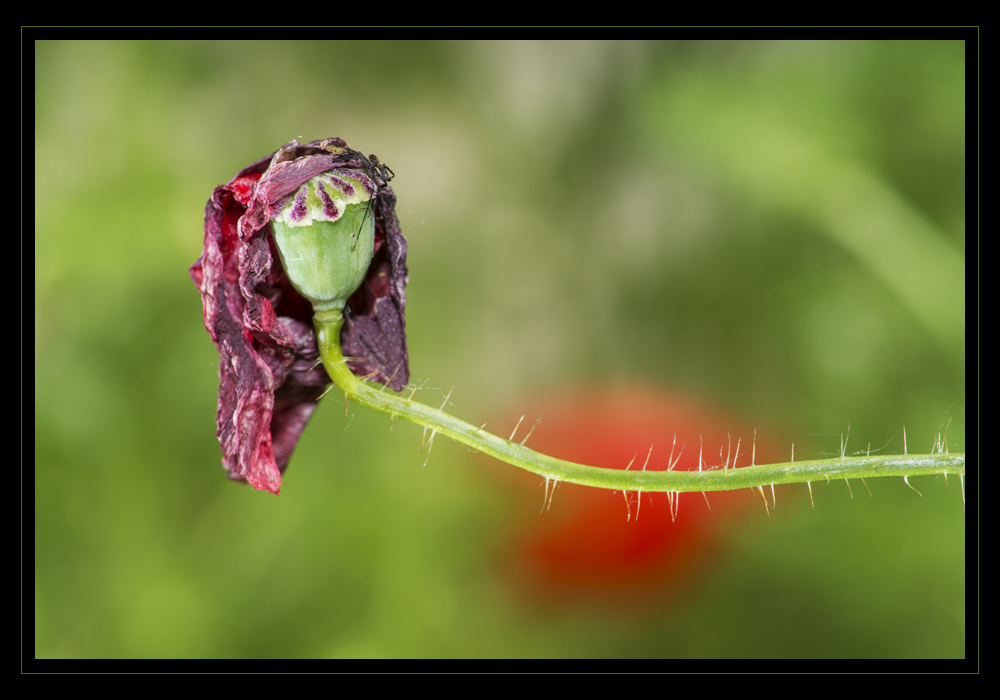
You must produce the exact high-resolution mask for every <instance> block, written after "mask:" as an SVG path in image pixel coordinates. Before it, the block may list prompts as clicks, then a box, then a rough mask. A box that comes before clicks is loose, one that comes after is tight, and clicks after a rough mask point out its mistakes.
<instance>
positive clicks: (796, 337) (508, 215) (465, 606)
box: [34, 41, 966, 657]
mask: <svg viewBox="0 0 1000 700" xmlns="http://www.w3.org/2000/svg"><path fill="white" fill-rule="evenodd" d="M965 51H966V47H965V44H964V43H963V42H928V43H909V42H896V43H868V42H843V43H839V42H832V43H813V42H808V43H798V42H778V43H763V42H761V43H757V42H754V43H715V42H713V43H633V42H628V43H575V42H574V43H493V42H471V43H430V42H426V43H425V42H420V43H374V42H341V41H329V42H318V43H313V42H281V41H275V42H267V43H263V42H247V43H242V42H205V43H198V42H196V43H187V42H136V43H132V42H110V43H101V42H83V43H73V42H67V43H63V42H39V43H36V44H35V59H36V71H37V72H36V75H35V110H36V111H35V154H34V155H35V169H36V179H35V192H36V195H35V217H36V230H35V234H36V235H35V273H36V287H35V292H36V302H35V303H36V306H35V402H36V404H35V405H36V407H35V451H36V456H35V482H34V487H35V588H34V600H35V620H34V629H35V654H36V656H37V657H118V656H125V657H149V656H171V657H173V656H182V657H187V656H193V657H215V656H221V657H249V656H253V657H299V656H306V657H355V656H391V657H398V656H461V657H465V656H502V657H511V656H513V657H517V656H643V657H646V656H648V657H684V656H718V657H726V656H779V657H780V656H832V657H854V656H863V657H962V656H964V655H965V641H964V636H965V594H964V587H965V517H964V513H963V509H962V503H961V498H960V496H959V493H958V488H957V486H958V483H957V481H958V480H957V479H955V480H953V481H952V482H951V484H950V486H951V492H949V490H948V489H947V488H946V487H945V485H944V483H943V481H942V480H941V479H936V478H932V477H923V478H918V479H912V480H911V481H912V483H913V484H914V486H916V487H917V488H918V489H919V490H920V491H921V493H922V494H923V497H922V498H921V497H918V496H917V495H916V494H915V493H914V492H913V491H911V490H909V489H907V488H906V486H905V485H904V484H903V483H902V482H901V481H898V480H892V481H891V482H890V481H887V480H875V481H871V480H870V481H869V486H870V487H871V489H872V491H873V493H874V497H873V498H868V496H867V494H865V493H864V492H863V491H862V490H861V489H860V488H859V485H855V487H854V494H855V497H854V498H853V499H851V498H850V497H849V496H848V494H847V491H846V488H843V487H840V488H835V485H830V486H826V485H824V486H823V488H824V489H825V490H820V489H819V488H818V487H817V485H815V484H814V486H813V488H814V491H816V495H817V499H816V500H817V504H816V505H817V508H816V512H812V511H811V510H810V509H809V506H808V500H807V498H806V494H805V490H804V489H801V488H800V490H801V491H802V492H801V493H799V492H797V491H796V492H792V493H795V494H797V495H796V496H795V499H794V501H795V502H793V499H789V498H784V499H783V498H782V496H780V495H779V497H778V500H783V503H781V504H777V510H776V511H774V512H772V513H771V517H770V518H768V517H766V515H765V513H764V510H763V508H760V509H759V512H758V511H752V512H750V514H749V515H748V516H747V517H745V518H744V519H743V520H742V521H741V523H740V525H739V526H738V527H733V528H731V530H730V531H729V535H728V537H727V538H726V540H725V542H724V543H723V550H722V551H723V555H722V556H721V557H719V558H718V559H717V560H715V561H714V562H713V563H712V564H711V565H710V566H707V567H704V568H702V569H700V570H699V571H698V573H697V574H692V576H694V578H693V579H692V580H691V581H690V582H689V584H688V586H687V587H686V588H685V589H684V594H683V601H678V600H674V599H670V598H669V597H668V596H666V595H665V596H664V597H665V598H667V599H665V600H659V601H656V602H655V603H654V602H651V603H650V604H649V606H648V611H647V612H646V613H645V614H643V615H638V616H637V615H628V616H623V615H618V614H616V612H615V609H614V605H610V606H609V605H606V604H602V605H598V604H593V605H591V604H588V602H587V601H586V600H582V601H581V600H574V601H573V602H572V603H569V602H567V604H565V605H559V604H558V601H557V602H556V604H553V605H549V606H546V607H545V608H544V609H540V608H539V606H537V605H532V604H529V603H527V602H526V601H525V600H524V599H523V597H522V596H521V595H520V594H519V592H518V590H517V589H516V587H513V586H512V585H510V583H509V581H508V579H507V578H506V576H505V572H504V570H503V566H502V561H503V560H502V558H501V557H499V556H498V552H501V551H503V550H504V547H505V546H506V545H505V542H506V541H507V540H508V538H509V536H510V533H511V532H512V531H513V530H514V529H517V528H522V527H523V524H524V523H523V522H522V521H521V520H519V518H521V517H522V516H523V512H524V510H525V507H526V506H525V505H524V504H523V503H522V501H523V499H524V492H523V491H519V490H516V489H512V488H508V487H507V486H506V482H504V481H503V480H498V479H497V478H495V477H494V478H490V477H489V476H486V475H485V474H486V472H489V471H493V472H499V471H502V470H504V469H509V470H513V469H514V468H513V467H505V466H503V465H499V464H497V463H493V464H490V463H489V462H488V461H484V460H482V459H478V458H476V457H474V456H473V455H471V454H470V453H469V451H467V450H466V449H465V448H462V447H459V446H457V445H455V444H453V443H451V442H449V441H447V440H438V441H436V443H435V446H434V451H433V453H432V455H431V458H430V460H429V461H428V463H427V466H426V467H423V466H422V464H423V459H424V458H423V456H422V455H419V454H418V453H417V450H418V448H419V444H420V430H419V429H417V428H416V427H414V426H410V425H401V423H402V422H401V421H396V422H395V426H394V433H393V434H392V435H389V432H388V427H387V422H388V419H386V418H385V417H384V416H381V415H377V414H371V413H368V412H366V411H364V410H363V409H359V410H357V411H354V410H352V411H351V412H350V414H349V416H348V418H347V420H345V421H344V422H343V426H342V422H341V417H342V413H343V403H342V401H341V396H340V395H339V393H338V392H337V391H336V390H334V391H333V392H332V394H331V395H330V396H329V397H328V398H327V399H326V400H324V402H323V403H322V404H321V405H320V407H319V409H318V410H317V412H316V415H315V417H314V418H313V420H312V423H311V425H310V426H309V428H308V429H307V430H306V432H305V434H304V437H303V439H302V441H301V443H300V444H299V446H298V449H297V451H296V453H295V455H294V456H293V458H292V460H291V463H290V466H289V470H288V471H287V472H286V475H285V479H284V483H283V486H282V493H281V496H280V497H277V498H276V497H273V496H269V495H267V494H264V493H258V492H254V491H252V490H250V489H249V488H248V487H245V486H242V485H239V484H235V483H232V482H230V481H228V480H227V479H225V478H224V474H223V471H222V469H221V466H220V453H219V448H218V443H217V442H216V439H215V435H214V432H215V408H216V392H217V386H218V384H217V382H218V379H217V369H216V367H217V360H218V356H217V354H216V351H215V348H214V347H213V345H212V343H211V340H210V338H209V336H208V334H207V332H206V331H205V329H204V326H203V324H202V316H201V301H200V299H199V296H198V294H197V292H196V290H195V287H194V285H193V284H192V282H191V280H190V279H189V277H188V273H187V267H188V266H189V265H190V264H191V262H193V261H194V260H195V258H197V257H198V255H199V254H200V251H201V245H202V216H203V211H204V205H205V201H206V199H207V198H208V196H209V195H210V193H211V192H212V189H213V187H215V186H216V185H218V184H221V183H223V182H226V181H228V180H229V179H230V178H231V177H232V176H233V175H234V174H235V173H236V172H237V171H238V170H239V169H240V168H242V167H243V166H245V165H247V164H249V163H250V162H252V161H254V160H256V159H258V158H260V157H262V156H264V155H266V154H268V153H270V152H271V151H273V150H274V149H275V148H277V147H278V146H279V145H281V144H283V143H285V142H287V141H290V140H292V139H295V138H298V139H300V140H307V141H308V140H313V139H318V138H324V137H329V136H340V137H342V138H345V139H346V140H347V141H348V142H349V143H350V144H351V145H352V146H353V147H355V148H358V149H360V150H363V151H364V152H366V153H375V154H377V155H378V156H379V158H380V159H382V160H383V161H384V162H386V163H388V164H389V165H390V166H391V167H392V169H393V170H394V171H395V173H396V178H395V180H394V181H393V182H392V186H393V188H394V190H395V191H396V193H397V195H398V197H399V204H398V207H397V212H398V214H399V216H400V220H401V223H402V227H403V231H404V233H405V234H406V236H407V237H408V240H409V244H410V252H409V267H410V284H409V287H408V288H407V294H408V307H407V322H408V337H409V348H410V359H411V369H412V373H413V377H414V380H415V381H425V382H426V387H427V388H426V389H425V390H424V391H423V392H422V393H420V394H418V396H417V398H418V399H420V398H423V399H424V400H425V401H427V402H428V403H440V400H441V396H440V394H439V388H440V389H443V390H444V391H447V389H448V388H449V387H451V386H452V384H453V383H457V388H456V390H455V393H454V395H453V397H452V400H451V403H452V404H453V408H452V412H453V413H455V414H456V415H458V416H459V417H462V418H465V419H466V420H469V421H470V422H476V421H477V420H478V421H479V422H482V421H483V420H487V419H493V417H495V416H496V415H498V413H499V414H500V415H501V418H500V420H501V421H509V423H510V424H511V425H513V423H514V422H515V421H516V419H517V416H518V415H520V412H517V407H518V405H519V402H522V401H527V399H526V398H524V397H529V396H531V397H538V396H542V397H546V396H557V395H559V394H560V393H561V392H563V391H564V390H565V389H566V388H567V387H576V388H579V387H588V386H593V387H606V386H615V385H617V384H619V383H632V384H636V383H638V384H641V385H643V386H648V387H650V388H654V389H656V390H658V391H662V392H664V393H673V392H683V393H685V394H687V395H690V396H694V397H697V398H698V400H700V401H702V402H706V403H709V404H710V405H713V406H717V407H718V408H719V411H720V413H721V412H725V413H726V414H728V415H740V416H742V417H744V418H745V419H746V420H747V421H749V422H752V423H753V424H755V425H759V426H769V427H770V429H771V430H772V431H773V432H774V433H775V434H779V435H780V436H781V438H782V439H783V440H788V441H794V442H795V443H796V458H798V459H806V458H813V457H820V456H823V455H830V454H832V453H834V452H836V451H837V450H838V448H839V439H840V438H839V435H840V433H841V432H843V431H844V430H845V429H846V427H847V423H848V421H850V424H851V445H850V447H851V448H852V449H854V448H857V449H864V447H865V445H866V443H868V442H870V443H871V444H872V446H873V448H878V447H883V446H884V451H885V452H888V453H895V452H902V449H903V447H902V426H903V425H904V424H905V426H906V435H907V440H908V449H909V451H910V452H927V451H930V449H931V447H932V445H933V443H934V440H935V436H936V435H937V434H938V431H939V430H941V429H942V425H943V424H945V423H946V422H947V421H948V420H951V424H950V428H949V432H948V442H949V446H950V448H951V450H953V451H964V449H965V443H964V435H965V359H964V358H965V299H964V285H965V215H966V212H965V97H966V95H965V61H966V56H965ZM344 427H346V429H344ZM508 429H509V428H508ZM544 429H545V423H544V421H543V423H542V424H541V425H540V426H539V428H538V430H539V431H543V430H544ZM497 430H498V432H499V431H501V429H500V428H497ZM523 478H526V479H527V480H528V481H529V482H530V483H531V484H532V486H533V485H534V483H535V482H536V481H540V480H538V479H537V478H536V477H534V476H532V475H524V477H523ZM859 491H861V495H859ZM540 493H541V492H539V496H538V499H537V500H532V502H531V503H530V504H528V506H530V507H528V508H527V510H528V511H530V512H531V513H533V514H535V513H537V506H538V504H539V502H540V498H541V496H540ZM532 498H533V499H534V496H532ZM758 505H759V502H758ZM783 506H784V508H783ZM558 507H559V500H558V498H557V500H556V501H555V503H554V505H553V511H556V510H558ZM622 517H623V518H624V506H623V507H622ZM529 525H530V524H529Z"/></svg>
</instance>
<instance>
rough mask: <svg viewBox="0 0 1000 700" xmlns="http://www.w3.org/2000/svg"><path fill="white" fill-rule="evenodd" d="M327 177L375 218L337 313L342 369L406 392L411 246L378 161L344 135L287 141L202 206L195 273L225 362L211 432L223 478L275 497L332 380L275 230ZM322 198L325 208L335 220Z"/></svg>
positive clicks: (207, 318) (310, 312)
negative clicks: (360, 190)
mask: <svg viewBox="0 0 1000 700" xmlns="http://www.w3.org/2000/svg"><path fill="white" fill-rule="evenodd" d="M323 173H331V174H334V175H335V174H337V173H342V174H345V179H347V175H348V174H349V175H350V178H349V179H350V182H349V183H347V184H345V185H343V187H348V188H349V187H354V186H355V185H353V184H351V183H355V184H358V183H360V186H363V187H365V188H366V189H367V190H368V192H367V196H366V197H365V200H366V201H367V200H369V199H370V201H371V202H372V204H371V214H372V215H373V217H374V254H373V256H372V259H371V264H370V266H369V268H368V271H367V273H366V274H365V277H364V280H363V282H362V283H361V286H360V287H359V288H358V289H357V291H356V292H354V294H353V295H352V296H351V297H350V299H349V300H348V301H347V306H346V308H345V309H344V317H345V323H344V328H343V331H342V333H341V344H342V347H343V349H344V354H345V355H347V356H350V357H351V361H350V362H349V363H348V365H349V366H350V367H351V370H352V371H353V372H354V373H355V374H358V375H363V376H366V378H367V379H371V380H374V381H380V382H382V383H384V384H388V385H389V386H392V387H393V388H395V389H397V390H399V389H402V387H403V385H404V384H405V383H406V382H407V381H408V380H409V368H408V355H407V348H406V333H405V315H404V310H405V306H406V294H405V292H404V287H405V285H406V282H407V270H406V240H405V239H404V238H403V235H402V233H401V231H400V228H399V222H398V220H397V219H396V215H395V203H396V197H395V195H394V194H393V192H392V190H391V189H390V188H389V186H388V185H387V184H386V182H387V180H388V179H389V177H390V174H389V173H390V171H388V169H387V168H385V167H384V166H382V165H381V164H380V163H379V162H378V159H376V158H375V157H374V156H370V157H365V156H364V155H363V154H361V153H360V152H358V151H353V150H351V149H350V148H348V147H347V144H346V143H345V142H344V141H343V140H341V139H325V140H323V141H313V142H312V143H309V144H306V145H304V146H303V145H300V144H299V143H298V142H296V141H292V142H291V143H288V144H286V145H284V146H282V147H281V148H279V149H278V150H277V151H275V152H274V153H272V154H271V155H269V156H267V157H266V158H262V159H260V160H258V161H257V162H255V163H252V164H251V165H248V166H247V167H246V168H244V169H243V170H241V171H240V172H239V173H237V175H236V177H234V178H233V179H232V180H230V181H229V183H227V184H225V185H221V186H219V187H216V188H215V191H214V192H213V193H212V197H211V198H210V199H209V200H208V203H207V205H206V206H205V247H204V251H203V252H202V255H201V257H199V258H198V260H197V261H195V263H194V264H193V265H192V266H191V269H190V274H191V278H192V279H193V280H194V282H195V284H196V285H197V287H198V290H199V292H201V297H202V304H203V312H204V321H205V327H206V328H207V329H208V332H209V333H210V334H211V336H212V341H213V342H214V343H215V345H216V347H217V348H218V350H219V355H220V360H219V403H218V413H217V417H216V422H217V430H216V435H217V437H218V438H219V443H220V445H221V447H222V463H223V466H225V468H226V469H227V470H228V472H229V476H230V478H232V479H236V480H238V481H245V482H247V483H249V484H250V485H251V486H253V487H254V488H256V489H261V490H265V491H269V492H271V493H274V494H277V493H278V492H279V489H280V487H281V474H282V472H283V471H284V469H285V467H286V466H287V464H288V460H289V457H290V456H291V454H292V451H293V450H294V449H295V445H296V444H297V443H298V441H299V438H300V436H301V435H302V431H303V430H304V429H305V426H306V424H307V423H308V421H309V418H310V417H311V416H312V413H313V411H315V409H316V401H317V399H318V398H319V397H320V396H321V395H322V393H323V391H324V387H325V386H326V385H327V384H329V383H330V378H329V377H328V376H327V374H326V371H325V370H324V369H323V367H322V366H321V365H318V363H317V360H318V358H319V350H318V348H317V345H316V334H315V332H314V330H313V327H312V315H313V310H312V306H311V304H310V302H309V301H308V300H307V299H306V298H304V297H303V296H302V295H301V294H300V293H299V292H298V291H296V289H295V288H294V287H293V286H292V284H291V283H290V282H289V280H288V276H287V275H286V274H285V271H284V269H283V268H282V265H281V260H280V256H279V255H278V252H277V249H276V247H275V243H274V239H273V236H272V235H271V233H272V232H271V226H270V222H271V221H272V219H274V218H275V217H277V216H278V215H279V214H280V213H281V212H282V210H283V209H287V208H288V207H289V205H291V206H293V207H294V206H295V205H301V204H303V202H300V201H299V200H300V199H302V200H304V199H305V190H306V189H307V187H308V185H307V183H308V182H309V181H310V180H312V179H313V178H315V177H316V176H319V175H321V174H323ZM334 180H336V178H334ZM321 189H322V188H321ZM321 194H326V192H325V191H324V192H321ZM329 199H330V197H329V196H327V197H325V198H324V201H323V205H324V207H325V209H326V212H327V214H329V215H330V216H332V217H336V216H337V215H338V212H337V211H336V207H335V206H333V205H332V203H331V202H330V201H327V200H329Z"/></svg>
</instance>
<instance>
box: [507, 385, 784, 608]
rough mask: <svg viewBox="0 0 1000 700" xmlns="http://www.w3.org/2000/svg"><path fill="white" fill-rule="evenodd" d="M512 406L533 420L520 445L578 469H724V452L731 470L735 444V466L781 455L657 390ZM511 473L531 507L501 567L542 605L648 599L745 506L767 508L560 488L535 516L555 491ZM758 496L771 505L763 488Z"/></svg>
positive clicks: (754, 499) (700, 407)
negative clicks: (538, 420) (545, 494)
mask: <svg viewBox="0 0 1000 700" xmlns="http://www.w3.org/2000/svg"><path fill="white" fill-rule="evenodd" d="M518 405H519V406H524V407H526V408H527V411H526V413H527V415H528V417H529V418H530V416H532V415H541V423H540V424H539V425H538V426H537V427H536V429H535V430H534V432H533V433H532V434H531V437H530V439H529V441H528V446H530V447H532V449H535V450H537V451H539V452H543V453H545V454H550V455H552V456H554V457H559V458H562V459H567V460H570V461H573V462H578V463H582V464H589V465H593V466H599V467H608V468H613V469H625V468H626V466H628V465H631V466H629V468H630V469H633V470H634V469H642V468H643V466H644V464H645V468H646V469H653V470H665V469H667V467H668V464H673V469H674V470H677V471H684V470H689V469H698V467H699V453H700V454H701V457H702V459H703V465H702V466H703V468H706V469H707V468H710V467H718V466H719V465H721V464H723V463H724V462H725V461H726V459H727V455H729V459H730V464H732V459H733V455H735V454H736V451H737V444H738V445H739V457H738V462H737V465H738V466H747V465H749V464H750V460H751V452H752V451H753V450H754V449H755V450H756V462H757V463H758V464H763V463H766V461H777V460H778V459H779V457H778V454H777V452H776V450H775V449H774V448H773V446H772V444H771V443H770V442H769V441H768V439H767V438H766V437H765V436H764V435H762V434H760V433H758V434H757V436H756V446H755V447H754V444H753V440H754V430H753V428H748V427H747V426H746V425H745V424H741V423H740V422H738V421H736V420H734V419H732V418H731V417H727V416H725V415H724V414H723V412H722V411H719V410H716V409H713V408H711V407H709V406H706V405H704V404H701V403H699V402H697V401H693V400H692V399H690V398H687V397H680V396H673V395H670V394H666V393H663V392H658V391H656V390H655V389H650V388H638V387H611V388H607V389H587V390H584V391H579V392H566V393H563V394H562V395H560V396H557V397H553V398H547V399H540V400H537V401H531V400H528V401H525V402H519V403H518ZM519 411H520V409H519ZM527 421H528V419H525V422H526V423H527ZM675 436H676V442H675ZM650 447H652V452H650ZM647 456H648V458H649V461H648V463H646V459H647ZM516 478H517V481H518V486H519V491H520V492H521V493H522V495H523V496H528V495H529V494H530V498H526V499H525V500H526V502H530V503H531V504H532V508H531V509H530V510H531V512H530V514H529V513H526V514H525V517H524V519H522V520H519V524H518V526H517V529H518V532H516V533H515V534H514V535H513V537H512V541H511V543H510V546H509V548H508V549H507V550H506V552H505V568H506V569H507V570H508V571H511V572H513V575H514V577H515V579H516V580H517V583H518V588H519V589H520V590H521V591H522V592H523V593H525V594H526V595H527V597H529V598H537V599H540V600H544V601H546V602H548V601H551V600H557V599H558V600H562V601H567V600H573V599H586V600H589V601H594V600H599V599H602V598H606V599H607V600H609V601H614V602H615V605H616V606H618V605H622V604H625V605H627V603H624V601H628V600H633V601H641V600H645V598H644V595H643V593H649V594H650V595H653V594H655V593H657V592H659V591H661V589H662V587H663V586H664V585H665V584H668V583H670V582H677V581H678V580H679V579H682V578H683V577H685V576H686V575H687V574H689V573H690V572H691V571H692V564H694V562H696V561H697V560H699V559H702V558H703V557H704V555H705V554H706V553H708V552H709V551H710V545H711V542H712V541H713V539H714V533H715V532H716V531H717V530H718V529H719V528H724V527H727V526H731V525H732V518H733V517H735V516H737V514H738V513H739V512H740V511H742V510H743V509H744V508H745V507H747V506H752V507H755V508H759V509H761V510H763V509H764V505H763V503H762V501H761V497H760V495H759V494H751V493H750V492H749V491H746V490H744V491H739V492H729V491H716V492H712V493H708V494H706V495H705V496H703V495H702V494H701V493H685V494H681V495H680V496H679V497H678V496H676V495H674V496H673V498H671V497H670V496H668V495H667V494H665V493H642V494H639V493H636V492H628V493H627V494H623V493H622V492H621V491H618V492H613V493H612V492H608V491H604V490H600V489H592V488H586V487H581V486H575V485H572V484H566V485H562V484H560V485H558V486H557V487H556V490H555V491H554V492H550V493H549V494H548V495H549V497H550V498H551V499H552V501H551V507H549V506H548V503H545V504H544V505H543V508H544V510H545V512H544V513H543V514H542V515H541V516H539V515H538V514H537V513H538V505H539V504H540V503H541V502H542V501H543V498H542V494H541V493H540V491H541V489H542V488H544V489H549V488H551V486H552V485H551V484H539V483H538V477H536V476H534V475H523V474H518V476H517V477H516ZM766 495H767V497H768V499H770V498H771V494H770V492H769V491H768V492H767V494H766ZM761 514H762V515H763V513H761ZM622 594H628V595H626V596H625V597H624V598H623V597H622Z"/></svg>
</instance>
